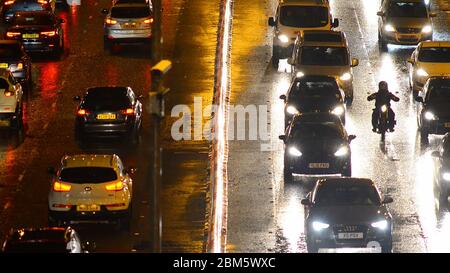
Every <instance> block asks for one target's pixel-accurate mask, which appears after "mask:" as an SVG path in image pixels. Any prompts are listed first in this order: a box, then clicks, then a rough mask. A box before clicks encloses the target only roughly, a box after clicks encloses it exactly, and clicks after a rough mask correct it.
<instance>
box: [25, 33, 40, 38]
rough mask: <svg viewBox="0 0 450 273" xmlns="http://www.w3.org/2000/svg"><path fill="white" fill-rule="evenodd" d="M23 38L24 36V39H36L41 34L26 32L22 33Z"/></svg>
mask: <svg viewBox="0 0 450 273" xmlns="http://www.w3.org/2000/svg"><path fill="white" fill-rule="evenodd" d="M22 38H24V39H36V38H39V34H38V33H25V34H22Z"/></svg>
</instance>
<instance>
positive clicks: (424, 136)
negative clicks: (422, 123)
mask: <svg viewBox="0 0 450 273" xmlns="http://www.w3.org/2000/svg"><path fill="white" fill-rule="evenodd" d="M428 135H429V133H428V130H427V129H426V128H423V127H422V128H420V140H421V142H422V143H428Z"/></svg>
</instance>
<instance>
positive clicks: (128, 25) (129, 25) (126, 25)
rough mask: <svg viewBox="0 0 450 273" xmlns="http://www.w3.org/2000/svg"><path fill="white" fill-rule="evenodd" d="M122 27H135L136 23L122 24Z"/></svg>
mask: <svg viewBox="0 0 450 273" xmlns="http://www.w3.org/2000/svg"><path fill="white" fill-rule="evenodd" d="M122 27H123V28H126V29H130V28H136V24H123V25H122Z"/></svg>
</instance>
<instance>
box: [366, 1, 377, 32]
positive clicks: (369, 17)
mask: <svg viewBox="0 0 450 273" xmlns="http://www.w3.org/2000/svg"><path fill="white" fill-rule="evenodd" d="M362 4H363V6H364V8H363V11H364V15H365V16H364V19H365V21H366V23H367V24H368V25H369V26H370V27H377V26H378V16H377V11H378V9H379V8H380V4H379V3H378V1H373V0H368V1H367V0H366V1H362Z"/></svg>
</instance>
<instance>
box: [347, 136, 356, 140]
mask: <svg viewBox="0 0 450 273" xmlns="http://www.w3.org/2000/svg"><path fill="white" fill-rule="evenodd" d="M355 138H356V136H355V135H349V136H348V141H349V142H352V141H353V140H354V139H355Z"/></svg>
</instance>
